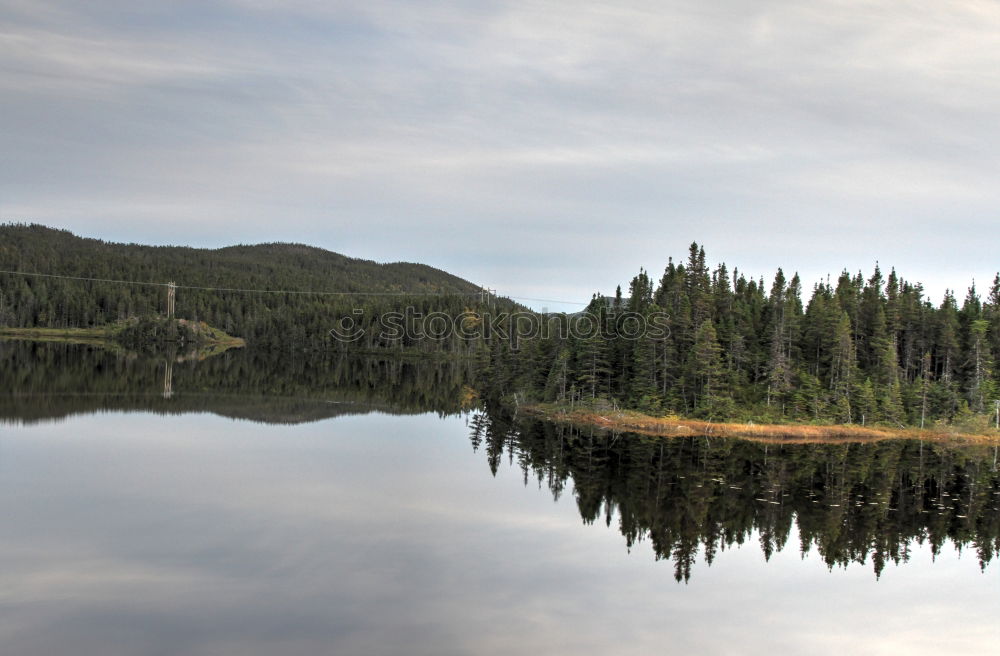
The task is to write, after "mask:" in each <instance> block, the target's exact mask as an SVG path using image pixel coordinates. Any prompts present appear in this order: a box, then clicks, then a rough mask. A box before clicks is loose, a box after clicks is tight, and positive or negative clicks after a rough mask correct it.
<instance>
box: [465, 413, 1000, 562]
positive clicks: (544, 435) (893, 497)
mask: <svg viewBox="0 0 1000 656" xmlns="http://www.w3.org/2000/svg"><path fill="white" fill-rule="evenodd" d="M470 433H471V436H470V437H471V441H472V445H473V448H475V449H478V450H482V451H483V452H484V454H485V456H486V458H487V460H488V462H489V466H490V468H491V470H492V471H493V472H494V473H495V472H496V471H497V468H498V467H499V466H500V464H501V462H502V461H503V460H504V459H505V458H506V459H508V460H509V462H510V463H511V464H512V465H514V464H515V463H516V465H517V466H519V467H520V469H521V471H522V473H523V477H524V483H525V485H528V484H529V483H530V482H531V481H537V482H538V484H539V485H540V486H542V485H543V486H545V487H547V488H548V489H549V490H550V491H551V493H552V495H553V497H554V498H556V499H558V498H559V497H560V496H562V495H563V494H565V493H566V492H567V490H571V491H572V492H571V493H572V494H573V496H574V497H575V499H576V504H577V507H578V509H579V511H580V515H581V517H582V518H583V521H584V522H585V523H593V522H597V521H604V522H606V523H607V524H608V525H609V526H610V525H611V523H612V522H617V523H618V525H619V528H620V530H621V533H622V535H623V536H624V538H625V542H626V544H627V546H628V547H629V548H630V549H631V548H632V547H633V546H634V545H635V544H636V543H637V542H640V541H643V540H649V541H650V543H651V546H652V549H653V552H654V553H655V555H656V557H657V559H665V560H670V561H672V562H673V564H674V568H675V572H674V576H675V578H676V579H677V580H678V581H681V580H683V581H687V580H688V579H689V578H690V577H691V573H692V569H693V566H694V564H695V563H696V561H697V559H698V555H699V553H701V554H702V557H703V559H704V561H705V562H706V563H708V564H711V562H712V561H713V560H714V559H715V558H716V556H717V554H718V552H719V551H724V550H726V549H728V548H732V547H734V546H736V545H742V544H744V543H745V542H747V541H748V540H751V539H753V538H754V536H759V542H760V548H761V550H762V552H763V555H764V558H765V559H770V557H771V556H772V554H774V553H775V552H776V551H780V550H782V549H785V548H787V547H788V544H787V543H788V541H789V537H790V536H791V535H793V533H794V534H796V535H797V536H798V540H799V544H798V545H794V546H795V547H796V548H798V549H800V550H801V552H802V553H807V552H809V551H810V550H812V549H815V550H816V551H817V552H818V553H819V554H820V555H821V556H822V558H823V559H824V561H825V562H826V563H827V565H828V566H829V567H830V568H831V569H832V568H834V567H837V566H843V567H846V566H848V565H849V564H852V563H860V564H865V563H870V564H871V567H872V568H873V569H874V572H875V575H876V576H879V575H881V573H882V571H883V569H884V568H885V566H886V564H887V563H889V562H892V563H896V564H901V563H905V562H907V560H908V559H909V555H910V551H911V549H912V548H913V546H914V544H928V545H929V546H930V548H931V550H932V552H933V553H934V554H937V553H939V552H940V551H941V549H944V548H947V544H948V543H951V544H953V545H954V547H955V548H956V549H959V550H965V549H968V550H972V551H974V552H975V554H976V557H977V558H978V560H979V563H980V567H981V568H983V569H985V568H986V566H987V565H988V564H989V563H990V562H991V561H992V560H993V559H994V558H995V557H996V556H997V554H998V553H1000V511H998V507H1000V473H998V471H997V455H998V453H997V447H996V446H985V445H964V446H955V445H941V444H932V443H926V442H921V441H916V440H887V441H881V442H853V443H851V442H844V443H838V444H782V443H766V442H764V443H761V442H754V441H748V440H741V439H732V438H717V437H708V436H703V437H685V438H662V437H648V436H643V435H636V434H629V433H619V434H616V433H612V432H608V431H600V430H594V429H589V428H578V427H573V426H567V425H563V424H554V423H551V422H545V421H537V420H532V419H515V418H513V417H511V416H510V414H509V413H504V412H503V411H501V410H498V409H494V411H493V412H492V413H488V412H477V413H475V414H474V415H473V416H472V417H471V419H470ZM793 524H794V525H795V526H796V528H797V531H794V532H793V530H792V528H793Z"/></svg>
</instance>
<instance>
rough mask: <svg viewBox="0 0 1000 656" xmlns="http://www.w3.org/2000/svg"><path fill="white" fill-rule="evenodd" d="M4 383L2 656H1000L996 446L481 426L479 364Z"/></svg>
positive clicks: (132, 363) (15, 371) (243, 360)
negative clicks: (473, 381) (999, 651)
mask: <svg viewBox="0 0 1000 656" xmlns="http://www.w3.org/2000/svg"><path fill="white" fill-rule="evenodd" d="M0 355H2V356H3V360H2V362H3V363H4V364H3V369H2V373H0V376H2V377H3V383H4V384H5V387H4V390H6V391H8V393H6V394H5V396H4V398H3V399H0V422H2V423H0V517H2V529H0V606H2V612H0V645H2V650H0V651H2V653H3V654H11V655H21V654H24V655H35V654H38V655H43V654H44V655H46V656H48V655H52V654H84V655H89V654H95V655H96V654H102V655H115V654H158V655H159V654H198V655H201V654H205V655H208V654H240V655H243V654H250V655H254V654H309V655H312V654H325V653H338V654H339V653H344V654H499V653H505V654H506V653H533V652H539V653H552V654H564V653H576V654H580V653H615V654H649V653H671V654H674V653H675V654H689V653H702V654H736V653H739V654H774V653H811V654H834V653H838V654H843V653H851V654H901V653H909V654H931V653H934V654H940V653H964V654H993V653H996V645H997V644H1000V642H998V641H1000V623H998V621H997V617H1000V585H998V582H1000V581H998V578H997V576H998V575H997V566H996V563H995V562H993V561H995V558H996V556H995V554H996V550H997V548H998V546H1000V545H998V543H997V535H998V532H1000V529H998V524H1000V520H998V514H997V511H996V506H997V499H998V498H1000V495H997V494H996V493H997V492H1000V482H998V475H997V473H996V469H995V461H994V460H993V458H994V451H993V450H992V448H991V447H989V448H988V447H973V448H964V449H945V448H942V447H934V446H932V445H926V444H925V445H919V444H912V443H910V444H908V443H882V444H879V445H852V446H844V445H837V446H808V445H803V446H784V447H780V446H777V445H763V444H756V443H750V442H740V441H725V442H723V441H718V440H715V441H712V440H705V439H696V440H673V441H669V442H664V441H660V440H650V439H647V438H640V437H638V436H630V435H618V436H609V435H601V434H591V433H590V432H589V431H571V430H568V429H565V428H560V427H555V426H551V425H547V424H540V423H538V422H530V421H527V422H526V421H522V420H521V419H520V418H516V417H511V416H509V415H504V414H503V413H502V412H500V411H494V410H491V412H489V413H484V412H482V411H479V410H471V411H468V410H467V411H462V401H461V400H460V399H459V397H460V396H462V393H463V385H465V383H466V382H467V381H466V379H465V374H466V372H464V371H463V370H462V369H461V367H458V368H456V367H454V366H453V365H429V364H423V365H415V364H398V363H387V362H364V363H359V362H354V363H344V362H310V363H294V362H291V363H290V362H288V361H282V362H281V363H280V364H279V363H277V362H274V361H266V360H262V359H261V358H259V357H257V356H253V355H252V354H244V353H239V354H230V355H225V356H217V358H216V359H209V360H205V361H203V362H197V361H189V362H182V363H177V362H175V361H174V360H173V359H171V361H172V369H173V371H172V372H171V375H172V380H171V386H170V387H171V390H170V392H171V393H170V394H169V395H168V397H167V398H164V395H163V385H164V374H165V371H166V367H165V366H164V364H163V361H162V359H158V358H149V357H132V358H128V357H122V356H119V355H114V354H108V353H105V352H103V351H95V350H92V349H84V348H81V347H66V346H33V347H26V346H23V345H20V346H16V345H11V344H2V343H0ZM310 390H311V391H310ZM803 544H804V545H805V546H807V547H808V549H805V550H804V549H803ZM706 545H708V546H706ZM959 547H961V548H960V549H959Z"/></svg>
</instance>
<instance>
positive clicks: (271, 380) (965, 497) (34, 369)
mask: <svg viewBox="0 0 1000 656" xmlns="http://www.w3.org/2000/svg"><path fill="white" fill-rule="evenodd" d="M0 361H2V362H3V363H4V365H3V367H0V389H2V390H5V391H4V392H3V393H0V425H3V424H8V425H12V424H13V425H18V424H31V423H35V422H39V421H46V420H59V419H62V418H66V417H68V416H71V415H77V414H91V413H95V412H109V411H118V412H128V411H144V412H154V413H163V414H183V413H188V412H211V413H215V414H218V415H222V416H226V417H230V418H234V419H240V420H250V421H255V422H262V423H271V424H296V423H306V422H314V421H320V420H325V419H330V418H333V417H337V416H341V415H348V414H366V413H370V412H381V413H389V414H417V413H427V412H433V413H437V414H438V415H441V416H446V415H457V414H459V413H466V412H469V411H470V409H471V408H472V407H473V405H474V404H477V405H478V409H476V410H474V411H472V412H471V414H469V415H468V422H469V430H470V438H471V442H472V447H473V448H474V449H476V450H478V451H481V452H482V454H483V455H484V456H485V459H486V462H487V463H488V465H489V468H490V469H491V470H492V472H493V473H494V474H496V472H497V470H498V468H499V467H500V466H501V462H502V461H503V460H504V459H505V458H506V459H507V460H508V461H509V462H510V463H511V464H512V465H516V466H517V467H520V469H521V471H522V473H523V478H524V482H525V484H530V483H532V482H534V481H537V483H538V484H539V485H542V486H545V487H547V488H548V489H549V490H550V491H551V493H552V495H553V497H554V498H556V499H559V498H560V497H561V496H563V495H566V494H572V496H573V497H574V498H575V501H576V505H577V507H578V510H579V513H580V516H581V517H582V519H583V521H584V522H585V523H594V522H598V521H603V522H606V523H608V524H609V525H610V524H611V523H613V522H615V523H617V524H618V526H619V528H620V531H621V533H622V535H623V536H624V540H625V544H626V546H627V547H628V548H630V549H631V548H632V547H633V546H634V545H635V544H636V543H638V542H640V541H646V540H648V541H649V543H650V545H651V547H652V549H653V552H654V554H655V556H656V558H657V559H663V560H668V561H670V562H672V563H673V566H674V569H675V572H674V574H675V578H676V579H677V580H678V581H682V580H683V581H687V580H688V579H689V578H690V577H691V575H692V571H693V569H694V565H695V564H696V562H698V560H699V558H700V559H702V560H704V561H705V562H707V563H711V562H712V561H713V560H714V559H715V558H716V557H717V555H718V553H719V552H720V551H724V550H726V549H729V548H732V547H734V546H736V545H741V544H744V543H746V542H747V541H750V540H755V539H759V542H760V549H761V550H762V551H763V556H764V558H770V557H771V555H772V554H773V553H775V552H776V551H779V550H783V549H786V548H792V546H794V547H795V548H798V549H800V550H801V551H803V552H808V551H810V550H815V551H816V552H818V553H819V554H820V555H821V556H822V558H823V559H824V560H825V562H826V563H827V564H828V565H829V566H830V567H831V568H834V567H838V566H848V565H849V564H852V563H860V564H866V565H869V566H870V567H872V568H873V570H874V573H875V575H876V576H878V575H880V574H881V572H882V571H883V569H884V568H885V566H886V564H887V563H896V564H901V563H905V562H906V561H907V560H908V557H909V554H910V551H911V549H912V548H913V546H914V545H915V544H929V545H930V548H931V549H932V551H933V552H934V553H935V554H936V553H938V552H939V551H940V550H942V549H948V548H952V547H950V546H949V545H953V548H956V549H960V550H968V551H971V552H973V553H975V556H976V558H977V559H978V560H979V563H980V565H981V567H983V568H985V567H986V566H987V564H988V563H990V562H991V561H992V560H993V558H994V557H995V556H996V555H997V554H998V552H1000V512H998V505H1000V474H998V471H997V448H996V447H994V446H982V445H963V446H957V445H942V444H932V443H925V442H919V441H913V440H909V441H905V440H900V441H884V442H877V443H838V444H780V443H778V444H768V443H760V442H752V441H745V440H736V439H721V438H710V437H697V438H670V439H668V438H654V437H645V436H640V435H634V434H614V433H608V432H602V431H598V430H591V429H580V428H574V427H570V426H565V425H557V424H553V423H550V422H544V421H538V420H533V419H530V418H525V417H523V416H517V415H516V412H512V411H511V410H510V409H509V408H506V407H504V406H500V405H497V404H494V403H487V402H484V401H483V400H477V399H476V398H475V393H474V389H473V385H474V384H475V383H474V380H475V370H474V367H475V364H474V363H473V362H472V361H468V360H394V359H391V358H348V357H343V356H336V355H330V356H315V355H312V356H309V357H304V356H301V355H300V356H294V355H290V354H287V353H272V352H254V351H250V350H239V351H229V352H226V353H223V354H221V355H217V356H214V357H209V358H205V359H200V358H199V357H198V356H197V354H193V355H192V354H177V353H168V354H163V353H159V354H145V355H140V354H134V353H133V354H127V353H122V352H114V351H108V350H104V349H101V348H96V347H86V346H79V345H69V344H35V343H30V342H0ZM793 527H794V528H795V529H797V530H793ZM793 535H797V536H798V538H797V539H798V541H799V544H797V545H791V546H790V545H788V542H789V540H790V536H793Z"/></svg>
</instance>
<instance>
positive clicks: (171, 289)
mask: <svg viewBox="0 0 1000 656" xmlns="http://www.w3.org/2000/svg"><path fill="white" fill-rule="evenodd" d="M176 296H177V284H176V283H174V282H173V281H170V282H168V283H167V318H168V319H173V318H174V301H175V298H176Z"/></svg>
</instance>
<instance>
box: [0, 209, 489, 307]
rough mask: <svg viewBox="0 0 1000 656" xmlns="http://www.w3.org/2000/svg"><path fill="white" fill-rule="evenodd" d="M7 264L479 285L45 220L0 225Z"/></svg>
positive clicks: (392, 268)
mask: <svg viewBox="0 0 1000 656" xmlns="http://www.w3.org/2000/svg"><path fill="white" fill-rule="evenodd" d="M0 265H2V266H0V268H2V269H4V270H10V269H17V270H21V271H37V272H41V273H58V274H62V275H75V276H82V277H92V278H113V279H128V280H149V281H155V282H166V281H168V280H174V281H176V282H178V283H181V284H185V285H198V286H205V287H252V288H266V289H315V290H338V291H355V292H356V291H376V290H377V291H401V292H476V291H478V290H479V287H477V286H476V285H474V284H472V283H471V282H469V281H467V280H463V279H461V278H459V277H458V276H453V275H451V274H450V273H447V272H445V271H441V270H440V269H435V268H433V267H430V266H427V265H424V264H413V263H409V262H394V263H391V264H380V263H378V262H372V261H371V260H360V259H356V258H351V257H347V256H344V255H341V254H339V253H334V252H331V251H327V250H324V249H322V248H316V247H314V246H306V245H304V244H282V243H272V244H256V245H252V246H251V245H239V246H228V247H226V248H219V249H203V248H190V247H186V246H145V245H141V244H116V243H111V242H105V241H101V240H99V239H88V238H85V237H78V236H76V235H74V234H73V233H71V232H69V231H67V230H55V229H53V228H48V227H46V226H42V225H19V224H4V225H0Z"/></svg>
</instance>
